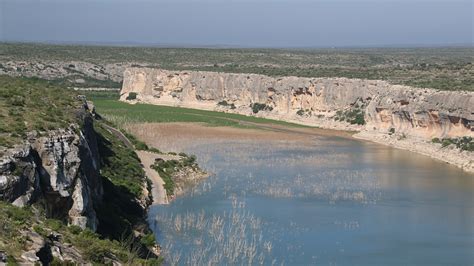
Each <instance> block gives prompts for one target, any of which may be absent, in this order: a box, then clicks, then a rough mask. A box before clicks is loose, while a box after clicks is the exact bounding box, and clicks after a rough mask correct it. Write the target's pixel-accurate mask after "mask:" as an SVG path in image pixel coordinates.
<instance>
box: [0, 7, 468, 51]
mask: <svg viewBox="0 0 474 266" xmlns="http://www.w3.org/2000/svg"><path fill="white" fill-rule="evenodd" d="M473 2H474V1H473V0H467V1H466V0H444V1H441V0H438V1H429V0H364V1H359V0H332V1H329V0H313V1H310V0H273V1H271V0H254V1H250V0H174V1H172V0H156V1H140V0H138V1H137V0H95V1H92V0H0V40H1V41H52V42H94V43H122V44H124V43H138V44H162V45H184V46H213V45H229V46H252V47H257V46H259V47H260V46H266V47H321V46H324V47H328V46H367V45H368V46H387V45H405V46H406V45H408V46H409V45H443V44H470V45H472V43H473V36H474V25H473V24H474V22H473V16H474V15H473V14H474V7H473Z"/></svg>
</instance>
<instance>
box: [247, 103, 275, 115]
mask: <svg viewBox="0 0 474 266" xmlns="http://www.w3.org/2000/svg"><path fill="white" fill-rule="evenodd" d="M250 107H252V112H253V113H254V114H256V113H258V112H259V111H262V110H267V111H272V110H273V107H271V106H268V105H266V104H264V103H253V104H252V105H250Z"/></svg>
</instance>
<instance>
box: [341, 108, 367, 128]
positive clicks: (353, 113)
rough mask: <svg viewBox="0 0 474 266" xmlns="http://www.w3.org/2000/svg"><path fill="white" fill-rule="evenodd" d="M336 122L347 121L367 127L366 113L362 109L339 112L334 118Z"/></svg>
mask: <svg viewBox="0 0 474 266" xmlns="http://www.w3.org/2000/svg"><path fill="white" fill-rule="evenodd" d="M334 120H336V121H345V122H348V123H350V124H353V125H365V118H364V111H363V109H360V108H355V109H350V110H346V111H342V110H339V111H337V112H336V116H335V117H334Z"/></svg>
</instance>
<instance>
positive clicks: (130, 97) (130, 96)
mask: <svg viewBox="0 0 474 266" xmlns="http://www.w3.org/2000/svg"><path fill="white" fill-rule="evenodd" d="M135 99H137V93H136V92H129V93H128V96H127V98H126V100H127V101H131V100H135Z"/></svg>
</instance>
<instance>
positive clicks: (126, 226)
mask: <svg viewBox="0 0 474 266" xmlns="http://www.w3.org/2000/svg"><path fill="white" fill-rule="evenodd" d="M97 143H98V147H99V154H100V163H101V169H103V168H107V167H111V158H113V157H114V156H117V155H116V153H115V152H114V151H113V150H112V148H111V146H112V143H111V142H110V141H109V140H107V139H106V138H105V137H104V136H102V135H101V134H100V133H97ZM101 178H102V182H103V187H104V196H103V201H102V204H100V205H99V206H98V208H97V210H96V211H97V217H98V219H99V226H98V228H97V232H98V233H99V234H101V235H103V236H107V237H111V238H113V239H116V240H121V238H123V237H124V236H128V235H131V234H132V233H133V229H135V227H136V226H139V225H140V224H142V223H144V222H146V221H145V212H144V210H143V208H142V207H141V206H140V204H139V203H138V202H137V199H136V196H135V195H134V194H133V193H132V192H131V191H130V190H129V189H128V188H127V187H126V186H123V185H115V184H114V183H113V182H112V181H111V180H110V179H109V178H107V177H105V176H104V175H103V174H102V173H101ZM123 178H127V176H123Z"/></svg>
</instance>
